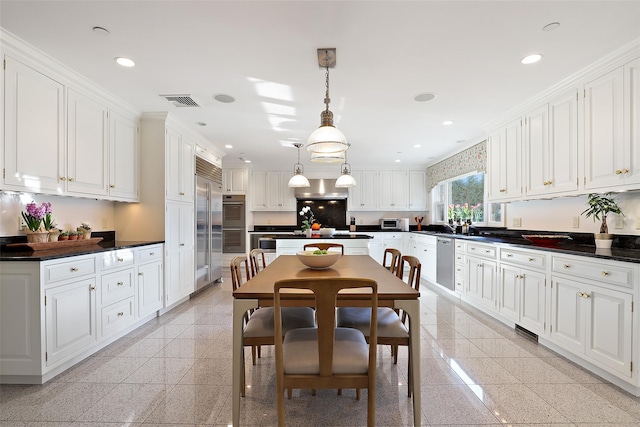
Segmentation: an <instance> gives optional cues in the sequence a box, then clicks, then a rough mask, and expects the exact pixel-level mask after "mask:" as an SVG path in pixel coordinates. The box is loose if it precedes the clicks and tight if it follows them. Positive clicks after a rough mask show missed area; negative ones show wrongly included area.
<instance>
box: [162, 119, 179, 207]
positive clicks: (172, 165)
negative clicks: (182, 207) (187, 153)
mask: <svg viewBox="0 0 640 427" xmlns="http://www.w3.org/2000/svg"><path fill="white" fill-rule="evenodd" d="M181 157H182V135H181V134H180V133H179V132H177V131H176V130H174V129H172V128H167V129H166V130H165V159H166V160H165V162H166V165H165V167H166V182H165V189H166V196H167V199H169V200H176V201H179V200H180V199H181V194H180V193H181V192H182V187H181V180H180V174H181V169H182V168H181V166H180V165H181Z"/></svg>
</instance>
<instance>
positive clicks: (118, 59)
mask: <svg viewBox="0 0 640 427" xmlns="http://www.w3.org/2000/svg"><path fill="white" fill-rule="evenodd" d="M114 60H115V61H116V62H117V63H118V64H120V65H122V66H123V67H135V66H136V63H135V62H133V61H132V60H131V59H129V58H124V57H122V56H118V57H116V58H114Z"/></svg>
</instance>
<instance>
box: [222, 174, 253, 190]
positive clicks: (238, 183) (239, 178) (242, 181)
mask: <svg viewBox="0 0 640 427" xmlns="http://www.w3.org/2000/svg"><path fill="white" fill-rule="evenodd" d="M222 191H223V192H224V194H246V192H247V170H246V169H224V170H223V171H222Z"/></svg>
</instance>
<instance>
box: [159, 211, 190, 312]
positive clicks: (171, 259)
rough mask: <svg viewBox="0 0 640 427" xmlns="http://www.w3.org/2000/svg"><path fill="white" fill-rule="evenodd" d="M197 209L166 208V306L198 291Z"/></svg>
mask: <svg viewBox="0 0 640 427" xmlns="http://www.w3.org/2000/svg"><path fill="white" fill-rule="evenodd" d="M193 215H194V214H193V206H191V205H189V204H185V203H167V207H166V220H165V224H166V227H167V229H166V233H165V235H166V241H165V246H166V257H165V265H166V272H165V276H166V277H165V295H166V305H167V306H168V305H171V304H173V303H174V302H176V301H177V300H179V299H181V298H183V297H185V296H188V295H189V294H190V293H191V292H193V290H194V289H195V265H194V243H193V242H194V232H195V231H194V230H195V226H194V216H193Z"/></svg>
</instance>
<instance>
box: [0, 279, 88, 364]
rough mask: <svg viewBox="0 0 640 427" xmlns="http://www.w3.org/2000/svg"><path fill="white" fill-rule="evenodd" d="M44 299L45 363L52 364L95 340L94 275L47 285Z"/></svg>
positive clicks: (86, 346)
mask: <svg viewBox="0 0 640 427" xmlns="http://www.w3.org/2000/svg"><path fill="white" fill-rule="evenodd" d="M44 300H45V304H44V310H45V322H44V325H45V331H44V333H45V337H46V347H45V354H44V359H45V364H46V366H52V365H55V364H56V363H58V362H60V361H61V360H64V359H65V358H68V357H70V356H73V355H75V354H77V353H79V352H81V351H83V350H85V349H87V348H88V347H90V346H92V345H93V344H95V343H96V341H97V340H98V336H97V328H96V321H97V318H96V279H95V277H92V278H88V279H84V280H80V281H78V282H73V283H67V284H64V285H60V286H55V287H51V288H49V289H46V290H45V291H44ZM4 321H5V320H4V319H3V322H4Z"/></svg>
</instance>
